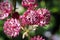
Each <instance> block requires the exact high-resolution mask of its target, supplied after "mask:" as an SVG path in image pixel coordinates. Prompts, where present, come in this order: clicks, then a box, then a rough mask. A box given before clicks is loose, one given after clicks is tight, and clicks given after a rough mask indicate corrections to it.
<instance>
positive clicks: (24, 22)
mask: <svg viewBox="0 0 60 40" xmlns="http://www.w3.org/2000/svg"><path fill="white" fill-rule="evenodd" d="M19 19H20V21H21V26H22V27H24V26H27V21H26V19H25V17H24V15H21V16H20V17H19Z"/></svg>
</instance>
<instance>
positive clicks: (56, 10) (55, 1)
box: [0, 0, 60, 40]
mask: <svg viewBox="0 0 60 40" xmlns="http://www.w3.org/2000/svg"><path fill="white" fill-rule="evenodd" d="M0 1H2V0H0ZM9 1H10V2H12V0H9ZM21 1H22V0H16V8H17V9H16V11H17V12H19V14H20V15H21V14H23V13H24V12H25V11H26V10H27V9H26V8H24V7H22V5H21ZM37 3H38V4H39V5H38V8H47V9H48V10H49V11H50V13H51V21H50V24H48V25H46V26H45V27H43V28H41V27H39V28H38V29H37V30H36V31H35V35H42V36H44V33H45V32H46V31H49V32H51V34H52V35H54V34H57V35H60V0H37ZM4 22H5V20H0V40H27V37H26V38H25V39H22V34H21V33H20V35H19V36H17V37H16V38H12V39H10V38H8V37H7V36H6V35H5V34H4V32H3V24H4ZM32 34H33V33H32ZM33 35H34V34H33ZM44 38H46V40H49V39H48V38H47V37H45V36H44Z"/></svg>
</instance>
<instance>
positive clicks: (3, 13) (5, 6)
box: [0, 2, 12, 19]
mask: <svg viewBox="0 0 60 40" xmlns="http://www.w3.org/2000/svg"><path fill="white" fill-rule="evenodd" d="M11 12H12V5H11V4H10V3H9V2H1V3H0V19H5V18H6V17H8V15H9V14H10V13H11Z"/></svg>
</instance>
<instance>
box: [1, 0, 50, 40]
mask: <svg viewBox="0 0 60 40" xmlns="http://www.w3.org/2000/svg"><path fill="white" fill-rule="evenodd" d="M22 6H24V7H26V8H27V11H26V12H24V14H23V15H21V16H19V14H18V13H17V12H15V13H14V14H12V18H10V19H7V21H6V22H5V23H4V27H3V28H4V33H5V34H6V35H7V36H10V37H16V36H17V35H18V34H19V32H20V28H21V26H26V25H40V26H45V25H46V24H48V23H49V21H50V12H49V11H48V10H47V9H45V8H39V9H37V10H35V9H34V8H36V7H37V2H36V0H22ZM12 10H13V8H12V5H11V4H10V3H9V2H2V3H0V20H1V19H5V18H6V17H8V15H9V14H11V12H12ZM19 19H20V20H19ZM31 40H35V38H33V39H31ZM36 40H44V39H42V38H40V37H39V36H38V37H37V38H36Z"/></svg>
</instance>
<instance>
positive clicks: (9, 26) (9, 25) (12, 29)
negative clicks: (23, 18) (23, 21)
mask: <svg viewBox="0 0 60 40" xmlns="http://www.w3.org/2000/svg"><path fill="white" fill-rule="evenodd" d="M20 27H21V26H20V22H19V21H18V20H17V19H13V18H11V19H8V20H7V21H6V22H5V23H4V27H3V28H4V33H5V34H6V35H7V36H9V37H16V36H17V35H19V32H20Z"/></svg>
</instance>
